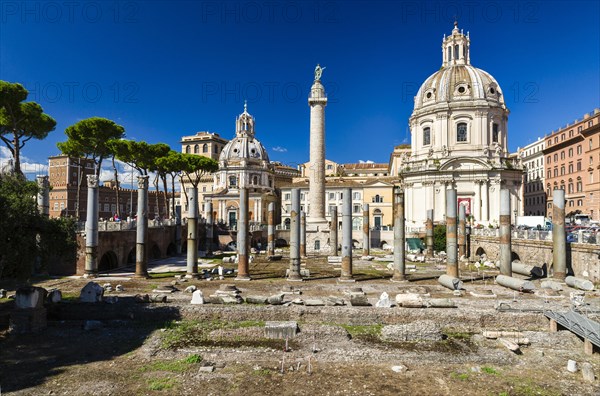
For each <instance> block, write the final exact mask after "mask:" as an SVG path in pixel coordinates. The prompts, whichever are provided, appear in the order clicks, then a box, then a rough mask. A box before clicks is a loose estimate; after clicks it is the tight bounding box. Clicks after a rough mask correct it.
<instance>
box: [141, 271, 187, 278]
mask: <svg viewBox="0 0 600 396" xmlns="http://www.w3.org/2000/svg"><path fill="white" fill-rule="evenodd" d="M149 275H150V279H164V278H173V277H174V276H175V275H185V271H179V272H160V273H150V274H149Z"/></svg>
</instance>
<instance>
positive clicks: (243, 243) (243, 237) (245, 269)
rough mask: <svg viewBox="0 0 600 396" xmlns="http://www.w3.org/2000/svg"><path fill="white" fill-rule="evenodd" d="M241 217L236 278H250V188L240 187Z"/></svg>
mask: <svg viewBox="0 0 600 396" xmlns="http://www.w3.org/2000/svg"><path fill="white" fill-rule="evenodd" d="M239 191H240V218H239V220H238V227H237V251H238V273H237V276H236V277H235V280H244V281H245V280H250V271H249V266H248V263H249V260H248V245H249V242H250V241H249V240H248V239H249V238H248V236H249V235H248V206H249V202H248V195H249V193H248V188H246V187H242V188H240V190H239Z"/></svg>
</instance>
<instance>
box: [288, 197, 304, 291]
mask: <svg viewBox="0 0 600 396" xmlns="http://www.w3.org/2000/svg"><path fill="white" fill-rule="evenodd" d="M287 280H289V281H301V280H302V275H300V189H298V188H292V211H291V212H290V269H289V273H288V277H287Z"/></svg>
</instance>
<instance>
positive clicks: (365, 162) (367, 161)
mask: <svg viewBox="0 0 600 396" xmlns="http://www.w3.org/2000/svg"><path fill="white" fill-rule="evenodd" d="M358 163H359V164H374V163H375V162H373V161H371V160H366V161H363V160H358Z"/></svg>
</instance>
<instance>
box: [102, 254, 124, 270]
mask: <svg viewBox="0 0 600 396" xmlns="http://www.w3.org/2000/svg"><path fill="white" fill-rule="evenodd" d="M118 266H119V259H118V258H117V255H116V254H115V252H113V251H112V250H111V251H109V252H106V253H104V254H103V255H102V258H101V259H100V264H98V271H100V272H103V271H108V270H111V269H115V268H117V267H118Z"/></svg>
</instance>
